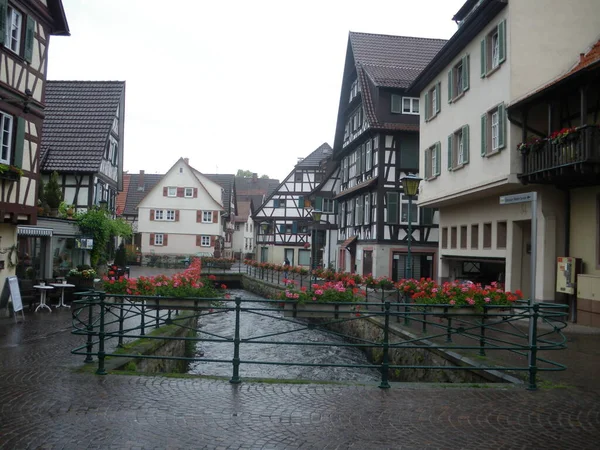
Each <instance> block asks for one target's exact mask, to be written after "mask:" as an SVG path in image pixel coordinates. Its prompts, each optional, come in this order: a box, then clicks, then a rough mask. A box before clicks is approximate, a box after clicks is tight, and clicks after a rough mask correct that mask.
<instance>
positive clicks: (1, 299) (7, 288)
mask: <svg viewBox="0 0 600 450" xmlns="http://www.w3.org/2000/svg"><path fill="white" fill-rule="evenodd" d="M9 297H10V299H11V303H12V307H13V311H14V313H15V321H16V320H17V313H18V312H19V311H20V312H21V317H23V320H25V313H24V312H23V300H22V299H21V291H20V290H19V279H18V278H17V277H15V276H12V277H7V278H6V281H5V283H4V288H3V289H2V294H1V295H0V307H4V305H6V304H7V303H8V298H9Z"/></svg>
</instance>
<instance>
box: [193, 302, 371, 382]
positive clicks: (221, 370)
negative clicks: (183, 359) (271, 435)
mask: <svg viewBox="0 0 600 450" xmlns="http://www.w3.org/2000/svg"><path fill="white" fill-rule="evenodd" d="M229 292H230V294H231V297H232V298H234V297H240V298H242V299H245V300H246V299H254V300H264V298H263V297H260V296H257V295H256V294H253V293H251V292H248V291H245V290H230V291H229ZM226 304H227V306H229V307H233V306H235V304H234V302H227V303H226ZM243 306H245V307H256V308H260V307H264V304H261V303H254V302H250V303H246V302H244V304H243ZM268 315H269V316H273V317H268V316H266V315H259V314H252V313H248V312H243V313H242V314H241V322H240V338H241V339H248V338H251V337H256V336H263V335H266V334H272V333H287V334H283V335H278V336H271V337H265V338H263V339H261V341H272V342H276V341H288V342H289V341H295V342H298V341H301V342H340V343H343V342H344V340H343V339H342V338H340V337H338V336H334V335H332V334H329V333H326V332H324V331H320V330H316V329H311V330H308V329H306V328H305V326H306V324H305V323H301V324H297V323H294V322H291V321H285V320H278V318H279V319H281V318H283V313H282V312H280V311H271V312H269V313H268ZM234 330H235V313H234V312H233V311H228V312H223V313H219V314H211V315H206V316H203V317H202V319H201V322H200V331H201V332H200V333H199V335H201V336H206V335H207V334H208V333H210V334H215V335H219V336H223V337H227V338H233V335H234ZM294 330H298V331H294ZM204 333H206V334H204ZM232 355H233V344H232V343H222V342H199V343H198V345H197V347H196V355H195V356H197V357H204V358H207V359H231V358H232ZM240 359H241V360H242V361H273V362H284V363H305V364H307V363H308V364H369V361H368V360H367V358H366V356H365V355H364V353H363V352H362V351H360V350H359V349H357V348H353V347H337V346H327V347H316V346H299V345H278V344H256V343H242V345H241V346H240ZM189 373H191V374H196V375H214V376H223V377H231V374H232V364H231V363H218V362H202V361H200V362H194V363H192V364H191V365H190V370H189ZM240 376H241V377H242V378H244V377H246V378H273V379H302V380H319V381H356V382H378V381H379V380H380V373H379V371H377V370H375V369H365V368H347V367H305V366H281V365H266V364H252V363H248V364H241V365H240Z"/></svg>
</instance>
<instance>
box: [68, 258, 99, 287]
mask: <svg viewBox="0 0 600 450" xmlns="http://www.w3.org/2000/svg"><path fill="white" fill-rule="evenodd" d="M96 276H97V273H96V271H95V270H94V269H92V268H91V267H90V266H88V265H86V264H82V265H79V266H77V267H76V268H75V269H71V270H70V271H69V273H68V274H67V281H68V282H69V283H71V284H74V285H75V286H76V287H78V288H84V289H93V288H94V279H95V278H96Z"/></svg>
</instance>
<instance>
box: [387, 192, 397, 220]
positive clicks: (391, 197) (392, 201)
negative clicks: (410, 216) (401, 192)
mask: <svg viewBox="0 0 600 450" xmlns="http://www.w3.org/2000/svg"><path fill="white" fill-rule="evenodd" d="M387 213H388V216H387V223H398V193H397V192H388V193H387Z"/></svg>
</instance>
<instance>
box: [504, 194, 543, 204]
mask: <svg viewBox="0 0 600 450" xmlns="http://www.w3.org/2000/svg"><path fill="white" fill-rule="evenodd" d="M534 194H535V192H525V193H523V194H513V195H503V196H501V197H500V204H501V205H510V204H512V203H526V202H530V201H532V200H533V195H534Z"/></svg>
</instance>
